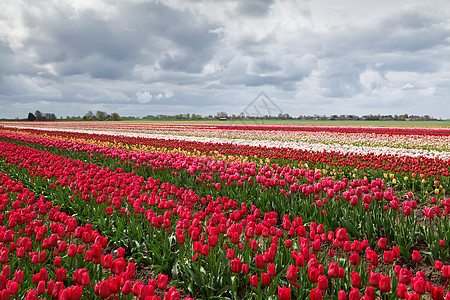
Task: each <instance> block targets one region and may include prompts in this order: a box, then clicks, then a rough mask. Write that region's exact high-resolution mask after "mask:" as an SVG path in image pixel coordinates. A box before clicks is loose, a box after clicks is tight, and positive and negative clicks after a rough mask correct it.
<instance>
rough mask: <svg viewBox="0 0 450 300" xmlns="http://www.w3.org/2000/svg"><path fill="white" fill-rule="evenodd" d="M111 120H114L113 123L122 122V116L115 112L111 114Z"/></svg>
mask: <svg viewBox="0 0 450 300" xmlns="http://www.w3.org/2000/svg"><path fill="white" fill-rule="evenodd" d="M111 120H113V121H120V120H121V119H120V116H119V114H118V113H116V112H113V113H112V114H111Z"/></svg>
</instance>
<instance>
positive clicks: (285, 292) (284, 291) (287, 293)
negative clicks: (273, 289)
mask: <svg viewBox="0 0 450 300" xmlns="http://www.w3.org/2000/svg"><path fill="white" fill-rule="evenodd" d="M278 297H280V300H289V299H290V298H291V288H290V287H284V286H283V287H281V286H279V287H278Z"/></svg>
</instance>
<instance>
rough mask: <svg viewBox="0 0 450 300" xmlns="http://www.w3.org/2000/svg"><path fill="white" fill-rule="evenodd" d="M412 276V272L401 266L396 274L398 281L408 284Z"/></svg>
mask: <svg viewBox="0 0 450 300" xmlns="http://www.w3.org/2000/svg"><path fill="white" fill-rule="evenodd" d="M412 277H413V274H412V272H411V271H410V270H407V269H405V268H402V269H400V272H399V274H398V282H399V283H404V284H406V285H409V284H410V283H411V279H412Z"/></svg>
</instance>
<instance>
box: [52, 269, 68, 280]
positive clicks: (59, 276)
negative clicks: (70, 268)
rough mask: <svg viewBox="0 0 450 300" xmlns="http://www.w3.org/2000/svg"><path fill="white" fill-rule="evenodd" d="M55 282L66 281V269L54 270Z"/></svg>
mask: <svg viewBox="0 0 450 300" xmlns="http://www.w3.org/2000/svg"><path fill="white" fill-rule="evenodd" d="M55 275H56V281H65V280H66V269H65V268H60V269H56V270H55Z"/></svg>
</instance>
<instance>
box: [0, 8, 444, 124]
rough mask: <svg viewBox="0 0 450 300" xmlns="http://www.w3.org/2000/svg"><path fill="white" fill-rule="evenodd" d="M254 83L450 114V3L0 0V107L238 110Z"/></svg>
mask: <svg viewBox="0 0 450 300" xmlns="http://www.w3.org/2000/svg"><path fill="white" fill-rule="evenodd" d="M44 3H45V4H44ZM260 92H264V93H265V94H266V95H267V96H268V97H270V98H271V100H272V101H273V103H274V105H275V106H276V107H278V109H279V111H280V112H283V113H289V114H290V115H291V116H298V115H313V114H318V115H332V114H337V115H340V114H357V115H360V116H362V115H366V114H392V115H394V114H404V113H407V114H418V115H425V114H429V115H431V116H434V117H437V118H444V119H447V118H450V2H449V1H448V0H417V1H415V0H378V1H371V0H340V1H334V0H310V1H307V0H292V1H291V0H243V1H238V0H221V1H218V0H217V1H212V0H211V1H200V0H167V1H163V0H159V1H158V0H155V1H150V0H123V1H121V0H104V1H101V0H48V1H45V2H41V1H32V0H29V1H27V0H2V1H1V2H0V118H15V117H20V118H24V117H26V116H27V114H28V112H34V111H35V110H40V111H41V112H44V113H45V112H49V113H55V114H56V116H57V117H60V116H63V117H66V116H72V115H75V116H77V115H81V116H82V115H84V114H85V113H86V112H87V111H89V110H92V111H94V112H95V111H97V110H102V111H106V112H108V113H112V112H117V113H119V114H120V115H125V116H130V115H133V116H139V117H142V116H145V115H148V114H153V115H157V114H178V113H200V114H202V115H208V114H212V115H215V114H216V113H217V112H218V111H225V112H227V113H228V114H232V113H235V114H239V113H240V112H243V111H246V112H247V111H248V106H249V105H251V103H252V101H253V100H254V99H255V97H257V96H258V94H259V93H260ZM251 113H253V112H251ZM261 113H263V112H261Z"/></svg>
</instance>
